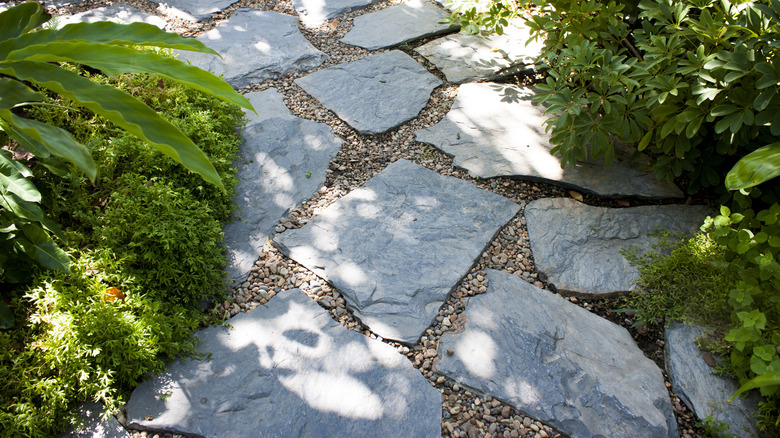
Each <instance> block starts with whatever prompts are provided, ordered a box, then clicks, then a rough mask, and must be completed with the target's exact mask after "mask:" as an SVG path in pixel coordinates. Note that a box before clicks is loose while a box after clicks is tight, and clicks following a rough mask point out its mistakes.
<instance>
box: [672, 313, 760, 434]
mask: <svg viewBox="0 0 780 438" xmlns="http://www.w3.org/2000/svg"><path fill="white" fill-rule="evenodd" d="M705 336H707V331H706V330H704V329H703V328H702V327H699V326H692V325H687V324H681V323H679V322H674V323H672V324H671V325H670V326H669V327H667V328H666V333H665V338H666V344H665V346H664V350H665V353H666V354H665V355H664V357H665V359H666V372H667V373H668V374H669V380H670V381H671V382H672V390H673V391H674V393H675V394H677V396H679V397H680V400H682V401H683V403H685V404H686V405H687V406H688V408H690V409H691V411H693V413H694V414H696V416H697V417H699V418H700V419H702V420H703V419H705V418H707V417H712V418H713V419H714V420H715V421H723V422H725V423H727V424H729V426H730V427H729V430H728V432H729V433H731V434H734V435H736V436H738V437H745V438H747V437H758V436H760V434H759V432H758V429H756V425H755V422H754V421H753V416H754V415H755V414H756V411H757V406H758V401H759V399H760V398H759V397H758V393H756V392H755V391H753V392H752V393H751V394H750V396H749V397H737V398H736V399H734V401H732V402H731V403H729V402H728V399H729V398H731V396H732V395H733V394H734V393H735V392H737V389H739V386H738V385H737V382H735V381H734V380H733V379H730V378H727V377H723V376H716V375H714V374H712V372H713V371H714V370H715V369H714V368H710V366H709V365H707V363H706V362H705V361H704V359H703V356H704V354H705V352H702V351H701V350H699V347H697V346H696V344H695V341H696V339H697V338H701V337H705Z"/></svg>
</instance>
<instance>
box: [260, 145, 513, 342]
mask: <svg viewBox="0 0 780 438" xmlns="http://www.w3.org/2000/svg"><path fill="white" fill-rule="evenodd" d="M518 210H519V207H518V205H516V204H514V203H513V202H511V201H510V200H508V199H506V198H504V197H502V196H499V195H496V194H494V193H491V192H487V191H484V190H480V189H477V188H476V187H474V186H473V185H471V184H470V183H468V182H466V181H463V180H459V179H456V178H452V177H448V176H443V175H439V174H438V173H436V172H433V171H430V170H428V169H425V168H424V167H422V166H418V165H417V164H414V163H412V162H409V161H406V160H399V161H397V162H395V163H393V164H391V165H390V166H388V167H387V168H386V169H385V170H383V171H382V172H380V173H379V174H378V175H377V176H375V177H374V178H372V179H371V180H370V181H369V182H368V183H366V185H365V186H363V187H362V188H360V189H357V190H355V191H353V192H351V193H349V194H348V195H347V196H345V197H343V198H341V199H340V200H338V201H336V202H335V203H334V204H333V205H331V206H330V207H328V208H327V209H325V211H323V212H322V213H321V214H320V215H318V216H317V217H315V218H314V219H312V221H310V222H309V223H308V224H307V225H306V226H304V227H303V228H300V229H298V230H289V231H287V232H285V233H283V234H281V235H278V236H277V237H276V238H275V239H274V243H275V244H276V245H277V246H278V247H279V248H280V249H281V251H282V252H283V253H284V254H286V255H288V256H289V257H290V258H292V259H293V260H295V261H297V262H298V263H300V264H302V265H304V266H306V267H307V268H309V269H311V270H312V271H314V272H316V273H317V274H318V275H320V276H321V277H323V278H325V279H327V280H328V281H330V282H331V283H332V284H333V285H335V286H336V287H337V288H338V289H339V290H340V291H341V293H342V294H343V295H344V297H345V298H346V301H347V306H349V307H350V308H351V309H352V310H353V312H354V313H355V315H356V316H357V317H358V318H360V320H361V321H362V322H363V323H365V324H366V325H368V326H369V327H370V328H371V330H373V331H374V332H375V333H377V334H378V335H380V336H382V337H383V338H387V339H395V340H399V341H402V342H409V343H412V342H415V341H417V339H418V338H419V336H420V334H421V333H422V332H423V330H424V329H425V327H427V326H428V325H429V324H430V323H431V320H432V319H433V317H434V316H435V315H436V312H437V311H438V310H439V307H441V305H442V303H443V302H444V300H445V298H446V297H447V295H448V294H449V292H450V291H451V290H452V288H453V287H454V286H455V284H456V283H457V282H458V281H459V280H460V278H461V277H462V276H463V275H465V274H466V273H467V272H468V270H469V269H470V268H471V266H472V265H473V264H474V261H475V260H476V259H477V258H478V257H479V256H480V254H481V253H482V251H483V249H484V248H485V246H486V245H487V244H488V243H489V242H490V240H491V239H492V238H493V237H494V236H495V234H496V233H497V232H498V230H499V229H500V228H501V227H502V226H503V225H504V224H506V223H507V222H508V221H509V220H510V219H511V218H512V217H513V216H514V215H515V213H517V211H518Z"/></svg>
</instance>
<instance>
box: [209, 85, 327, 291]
mask: <svg viewBox="0 0 780 438" xmlns="http://www.w3.org/2000/svg"><path fill="white" fill-rule="evenodd" d="M250 94H252V93H250ZM258 94H259V96H258V95H252V96H250V97H249V99H250V101H252V99H254V103H253V105H254V107H255V108H257V110H258V112H259V113H260V114H261V115H262V116H261V117H259V118H258V120H259V121H257V122H255V123H252V124H251V125H249V126H248V127H247V128H245V129H244V131H243V136H244V144H243V146H242V147H241V150H240V153H239V157H240V158H239V160H238V162H237V163H236V166H237V167H238V178H239V183H238V185H237V186H236V196H235V197H234V198H233V202H234V204H235V205H236V206H238V207H239V210H238V211H236V212H235V213H234V220H233V222H232V223H230V224H227V225H226V226H225V227H224V233H225V238H224V242H225V246H226V248H227V256H228V265H227V271H228V275H229V278H230V282H231V283H232V284H233V285H235V284H236V283H238V282H241V281H244V279H245V278H246V276H247V275H248V274H249V271H250V270H251V269H252V266H253V264H254V262H255V260H257V257H258V256H259V255H260V253H261V252H262V248H263V244H264V243H265V240H266V236H269V235H270V234H272V233H273V230H274V227H275V226H276V225H278V224H279V219H281V218H283V217H285V216H286V215H287V214H288V213H289V212H290V211H291V210H293V209H295V208H297V207H298V206H299V205H300V203H301V202H303V201H304V200H306V199H309V198H311V197H312V195H314V193H315V192H317V190H319V188H320V187H322V185H323V184H324V183H325V177H326V173H325V170H326V169H327V168H328V165H329V163H330V160H332V159H333V157H335V156H336V154H337V153H338V151H339V149H340V148H341V144H342V141H341V139H340V138H339V137H338V136H336V134H334V133H333V130H332V129H331V128H330V127H329V126H328V125H325V124H323V123H317V122H313V121H311V120H305V119H301V118H298V117H294V116H293V115H292V114H290V112H289V110H288V109H287V107H285V106H284V103H283V102H282V100H281V95H279V94H278V93H277V91H276V90H274V89H270V90H266V91H264V92H261V93H258ZM261 102H276V103H275V104H273V103H272V104H269V105H266V106H261V104H260V103H261ZM279 104H281V107H280V106H278V105H279Z"/></svg>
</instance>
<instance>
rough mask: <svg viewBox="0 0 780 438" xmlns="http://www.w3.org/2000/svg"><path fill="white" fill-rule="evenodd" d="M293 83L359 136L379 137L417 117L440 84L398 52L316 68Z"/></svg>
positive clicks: (409, 58)
mask: <svg viewBox="0 0 780 438" xmlns="http://www.w3.org/2000/svg"><path fill="white" fill-rule="evenodd" d="M295 83H296V84H298V85H299V86H300V87H301V88H303V90H304V91H306V92H307V93H309V94H311V95H312V96H314V97H315V98H316V99H317V100H319V101H320V103H321V104H322V105H323V106H324V107H325V108H327V109H329V110H331V111H333V112H334V113H336V115H337V116H339V118H341V119H342V120H344V121H345V122H347V124H349V126H351V127H353V128H355V129H356V130H358V131H359V132H360V133H361V134H380V133H382V132H385V131H387V130H389V129H391V128H394V127H396V126H398V125H400V124H401V123H404V122H406V121H408V120H410V119H412V118H414V117H417V115H418V114H419V113H420V110H422V109H423V108H424V107H425V105H426V103H428V98H429V97H430V94H431V91H433V89H434V88H436V87H438V86H439V85H441V81H440V80H438V79H436V77H435V76H433V75H432V74H430V73H428V70H426V69H424V68H423V67H422V66H421V65H420V64H418V63H417V61H415V60H414V59H413V58H412V57H410V56H409V55H407V54H406V53H404V52H401V51H398V50H393V51H390V52H384V53H379V54H376V55H370V56H367V57H365V58H363V59H361V60H359V61H354V62H350V63H345V64H339V65H336V66H333V67H330V68H327V69H324V70H320V71H318V72H315V73H312V74H310V75H307V76H304V77H302V78H300V79H296V80H295Z"/></svg>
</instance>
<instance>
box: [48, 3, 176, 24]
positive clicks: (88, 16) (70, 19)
mask: <svg viewBox="0 0 780 438" xmlns="http://www.w3.org/2000/svg"><path fill="white" fill-rule="evenodd" d="M96 21H113V22H115V23H121V24H129V23H147V24H151V25H154V26H157V27H159V28H160V29H165V26H167V25H168V23H167V22H166V21H165V20H164V19H162V18H161V17H157V16H155V15H150V14H147V13H146V12H141V11H139V10H138V9H136V8H134V7H132V6H130V5H128V4H125V3H117V4H115V5H111V6H106V7H103V8H97V9H92V10H89V11H86V12H81V13H79V14H73V15H64V16H62V17H59V19H58V23H57V27H62V26H65V25H66V24H71V23H94V22H96Z"/></svg>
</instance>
